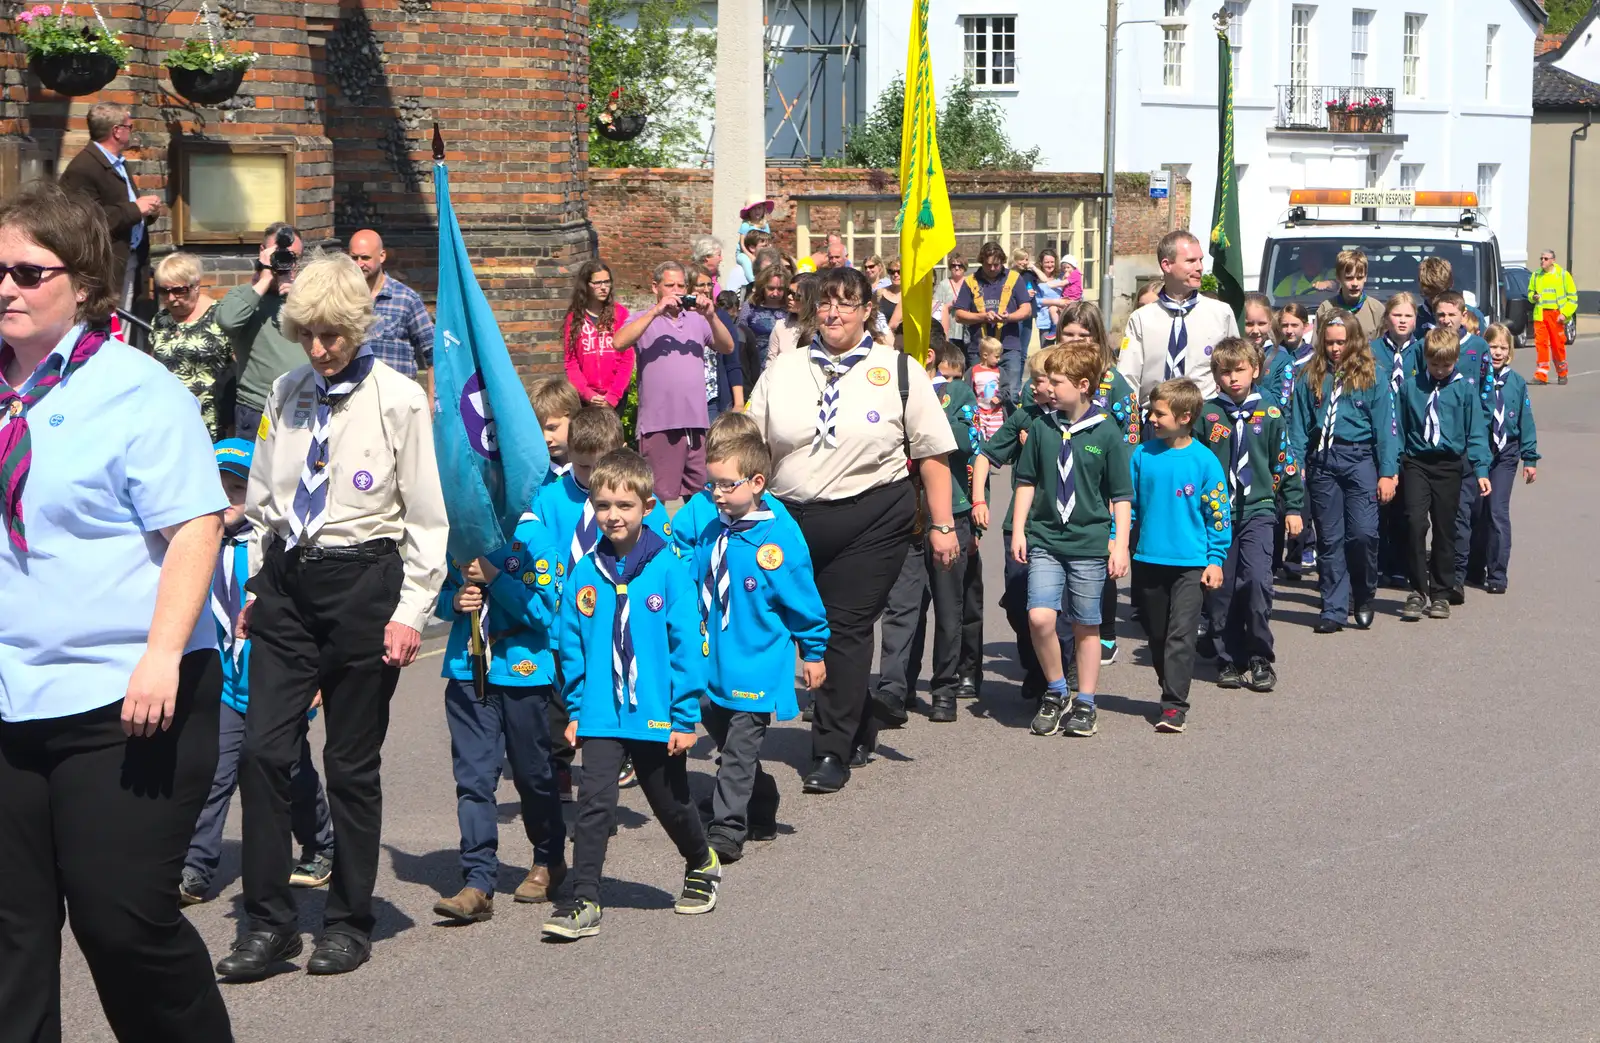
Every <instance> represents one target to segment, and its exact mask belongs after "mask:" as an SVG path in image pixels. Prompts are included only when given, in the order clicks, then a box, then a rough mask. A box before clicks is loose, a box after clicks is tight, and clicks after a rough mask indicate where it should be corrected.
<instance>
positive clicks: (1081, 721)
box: [1066, 699, 1100, 739]
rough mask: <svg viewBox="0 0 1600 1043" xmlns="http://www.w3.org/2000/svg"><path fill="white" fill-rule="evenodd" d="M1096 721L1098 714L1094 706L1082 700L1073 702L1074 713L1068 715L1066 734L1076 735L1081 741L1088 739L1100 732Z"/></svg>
mask: <svg viewBox="0 0 1600 1043" xmlns="http://www.w3.org/2000/svg"><path fill="white" fill-rule="evenodd" d="M1095 721H1096V714H1095V709H1094V707H1093V706H1091V705H1090V704H1089V703H1086V702H1084V701H1083V700H1082V699H1074V700H1072V712H1071V713H1069V714H1068V715H1067V725H1066V732H1067V734H1068V735H1075V736H1077V737H1079V738H1080V739H1086V738H1088V737H1089V736H1091V735H1093V734H1094V733H1095V732H1097V731H1099V730H1100V726H1099V725H1098V724H1097V723H1095Z"/></svg>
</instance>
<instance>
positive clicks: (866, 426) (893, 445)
mask: <svg viewBox="0 0 1600 1043" xmlns="http://www.w3.org/2000/svg"><path fill="white" fill-rule="evenodd" d="M899 357H900V352H898V351H896V350H895V349H894V348H892V347H887V346H885V345H882V344H878V345H874V347H873V348H872V351H871V353H870V354H868V355H867V357H866V358H864V359H862V360H861V361H860V362H858V363H856V364H855V366H854V367H853V368H852V369H851V370H850V372H849V373H846V374H845V375H844V376H843V377H841V378H840V380H839V384H838V388H839V411H838V416H837V418H836V420H835V423H834V431H835V433H836V437H837V440H838V445H836V446H834V447H832V448H829V447H827V446H822V447H820V448H817V449H812V447H811V443H812V439H813V438H814V437H815V436H816V433H817V411H818V409H819V408H820V407H819V401H820V399H821V398H822V391H823V388H825V387H826V386H827V383H828V378H827V375H826V374H825V373H824V372H823V370H822V367H820V366H818V365H817V364H816V363H814V362H812V361H811V352H810V350H809V349H802V350H799V351H790V352H787V353H786V354H783V355H780V356H779V357H778V358H777V359H775V360H773V361H772V362H770V363H768V365H767V368H766V370H765V371H764V372H763V373H762V374H761V379H760V380H758V381H756V386H755V388H754V389H753V390H752V391H751V392H750V408H749V414H750V419H752V420H754V421H755V422H756V426H757V427H759V428H760V429H761V436H762V437H763V438H765V439H766V440H767V444H768V445H769V446H771V447H772V460H773V468H772V470H773V474H772V479H771V481H769V482H768V483H767V487H768V488H769V489H771V490H772V491H773V492H774V493H775V494H777V496H778V497H779V498H780V499H785V500H797V501H800V502H802V503H805V502H812V501H825V500H844V499H848V498H850V497H852V496H859V495H860V494H861V493H864V492H866V491H868V490H869V489H876V488H878V487H879V486H883V485H888V484H889V483H890V482H897V481H900V480H901V479H903V478H906V477H908V472H907V470H906V454H905V447H904V443H903V442H902V439H901V431H902V426H901V421H900V387H899V383H898V376H897V374H898V372H899V370H898V368H897V367H898V365H899V362H898V360H899ZM907 377H908V380H909V382H910V386H911V397H910V398H909V399H908V400H907V402H906V405H905V429H909V431H910V433H911V458H912V459H913V460H923V459H926V458H928V457H930V456H943V455H945V454H947V453H950V452H953V451H954V450H955V447H956V440H955V436H954V435H953V434H951V432H950V423H949V421H947V420H946V419H945V415H944V411H943V410H942V409H940V408H939V400H938V398H936V397H935V396H934V393H933V385H932V384H931V383H930V382H929V381H928V374H927V373H926V372H925V371H924V370H923V368H922V367H921V366H920V365H918V364H917V362H916V360H915V359H913V360H912V361H911V365H910V366H909V367H907Z"/></svg>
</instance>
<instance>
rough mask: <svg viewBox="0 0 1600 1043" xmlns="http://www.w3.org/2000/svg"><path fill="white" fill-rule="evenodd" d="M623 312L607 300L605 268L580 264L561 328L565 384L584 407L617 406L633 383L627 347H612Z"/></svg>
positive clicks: (608, 275)
mask: <svg viewBox="0 0 1600 1043" xmlns="http://www.w3.org/2000/svg"><path fill="white" fill-rule="evenodd" d="M627 322H628V309H627V308H624V307H623V306H622V305H620V304H618V303H616V301H615V299H614V298H613V296H612V276H611V269H610V268H609V267H608V266H607V265H606V263H605V262H604V261H601V260H598V259H597V260H593V261H585V262H583V265H582V267H580V268H579V269H578V275H577V277H576V278H575V279H573V281H572V302H571V303H570V304H568V305H567V318H566V321H565V322H563V323H562V325H561V345H562V353H563V355H564V356H565V357H566V363H567V380H569V381H570V382H571V383H572V386H573V387H575V388H577V389H578V397H579V398H581V399H583V404H584V405H586V406H610V407H611V408H612V409H616V408H617V403H619V402H621V401H622V399H623V397H624V396H625V395H627V393H628V385H629V384H631V383H632V382H633V349H632V348H618V347H617V346H616V344H615V342H614V340H613V338H614V336H615V334H616V331H617V330H619V329H621V328H622V327H623V326H625V325H627Z"/></svg>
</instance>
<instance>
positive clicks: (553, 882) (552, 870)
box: [511, 862, 567, 903]
mask: <svg viewBox="0 0 1600 1043" xmlns="http://www.w3.org/2000/svg"><path fill="white" fill-rule="evenodd" d="M566 878H567V864H566V863H565V862H557V863H556V864H555V865H553V866H534V867H533V868H532V869H530V870H528V875H527V876H525V877H523V878H522V883H520V884H518V885H517V890H516V891H515V892H514V893H513V894H512V896H511V898H512V900H513V901H517V902H524V903H531V902H548V901H551V897H552V896H553V895H554V894H555V893H556V888H558V887H560V886H561V882H562V881H563V880H565V879H566Z"/></svg>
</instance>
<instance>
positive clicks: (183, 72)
mask: <svg viewBox="0 0 1600 1043" xmlns="http://www.w3.org/2000/svg"><path fill="white" fill-rule="evenodd" d="M246 68H247V67H246V66H239V67H237V68H233V69H218V70H216V71H215V72H203V71H201V70H199V69H177V68H173V69H168V70H167V73H168V75H170V76H171V77H172V89H173V90H175V91H177V92H178V93H179V94H181V95H183V96H184V97H185V98H188V99H189V100H190V101H192V102H194V103H195V104H196V105H216V104H217V103H219V102H224V101H227V100H228V99H229V98H231V97H233V96H234V95H235V94H238V93H239V85H240V84H242V83H243V82H244V74H245V69H246Z"/></svg>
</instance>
